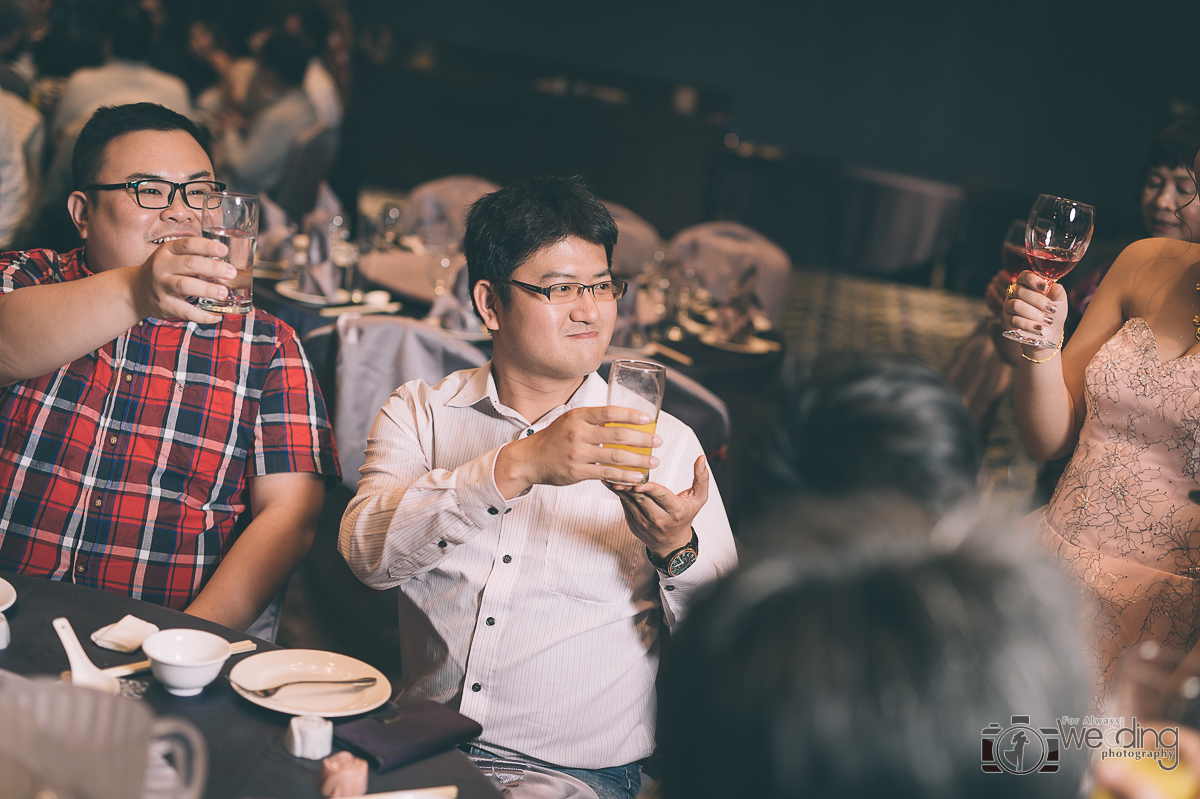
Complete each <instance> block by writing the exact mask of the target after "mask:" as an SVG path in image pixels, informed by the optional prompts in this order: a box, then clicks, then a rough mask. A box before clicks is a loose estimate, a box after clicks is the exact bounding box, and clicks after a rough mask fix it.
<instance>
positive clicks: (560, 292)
mask: <svg viewBox="0 0 1200 799" xmlns="http://www.w3.org/2000/svg"><path fill="white" fill-rule="evenodd" d="M504 282H505V283H512V284H513V285H514V286H520V287H521V288H523V289H525V290H526V291H532V292H533V293H534V294H541V295H542V296H543V297H545V298H546V299H547V300H549V301H550V302H552V303H554V304H555V305H561V304H562V303H565V302H575V301H576V300H578V299H579V298H580V297H582V296H583V292H585V291H590V292H592V297H593V298H595V300H596V301H597V302H610V301H612V300H619V299H621V298H622V297H624V296H625V289H627V288H628V287H629V284H628V283H626V282H625V281H624V280H602V281H600V282H599V283H593V284H592V285H590V286H585V285H584V284H583V283H555V284H554V285H553V286H546V287H545V288H542V287H541V286H534V285H532V284H530V283H522V282H521V281H519V280H506V281H504Z"/></svg>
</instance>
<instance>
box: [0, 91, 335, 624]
mask: <svg viewBox="0 0 1200 799" xmlns="http://www.w3.org/2000/svg"><path fill="white" fill-rule="evenodd" d="M73 171H74V180H75V184H76V187H77V190H76V191H75V192H73V193H72V194H71V197H70V200H69V211H70V213H71V216H72V218H73V220H74V222H75V225H76V227H77V228H78V230H79V234H80V236H81V237H82V238H83V240H84V246H83V248H82V249H78V250H73V251H71V252H68V253H65V254H59V253H56V252H52V251H49V250H32V251H28V252H17V253H7V254H4V255H3V256H0V571H2V570H10V571H19V572H23V573H26V574H36V575H42V576H45V577H48V578H50V579H57V580H69V581H72V582H75V583H79V584H83V585H88V586H92V587H96V588H101V589H104V590H107V591H113V592H118V593H125V594H128V595H130V596H134V597H136V598H139V599H143V600H147V601H150V602H155V603H158V604H163V605H167V606H170V607H173V608H177V609H180V610H186V611H187V612H188V613H192V614H194V615H197V616H201V617H203V618H206V619H209V620H212V621H215V622H218V623H220V624H224V625H227V626H230V627H234V628H237V629H245V628H246V627H247V626H248V625H250V624H251V623H252V622H254V620H255V619H256V618H258V617H259V615H260V614H261V613H262V612H263V610H264V608H266V607H267V605H268V603H269V602H270V601H271V599H272V598H273V597H274V596H275V595H276V594H277V593H278V592H279V590H280V588H281V586H282V585H283V584H284V583H285V581H286V580H287V577H288V575H289V574H291V572H292V570H293V569H294V568H295V566H296V565H297V564H298V563H299V562H300V560H301V558H303V557H304V554H305V553H306V552H307V550H308V547H309V545H310V543H311V541H312V535H313V531H314V529H315V525H316V519H317V516H318V514H319V512H320V509H321V505H322V502H323V500H324V482H325V481H327V480H336V479H337V478H338V471H337V460H336V457H335V453H334V449H333V439H332V435H331V433H330V429H329V424H328V422H327V420H326V417H325V407H324V402H323V400H322V398H321V395H320V391H319V389H318V388H317V385H316V381H315V379H314V378H313V375H312V372H311V369H310V368H309V365H308V363H307V361H306V360H305V357H304V354H303V352H302V351H301V349H300V346H299V342H298V341H297V339H296V336H295V334H294V333H293V332H292V330H291V329H290V328H289V327H287V325H285V324H283V323H282V322H280V321H279V320H277V319H275V318H273V317H271V316H270V315H268V314H265V313H263V312H262V311H260V310H257V309H255V310H253V311H252V312H250V313H248V314H245V315H240V316H237V315H231V316H224V317H222V316H218V315H216V314H211V313H207V312H205V311H201V310H200V309H198V308H197V307H196V306H194V305H193V304H192V303H191V302H190V301H189V298H191V297H213V298H216V299H222V298H224V297H225V296H226V294H227V292H228V289H227V286H226V283H225V281H228V280H230V279H231V278H232V277H233V276H234V270H233V268H232V267H231V266H230V265H229V264H228V263H226V262H225V261H221V260H216V259H218V258H220V257H221V256H224V255H225V254H226V252H227V251H226V247H225V245H223V244H220V243H218V242H216V241H210V240H208V239H204V238H201V237H200V216H199V212H198V211H197V206H198V205H199V202H200V194H201V193H202V192H203V191H205V190H211V189H213V188H223V186H222V185H221V184H219V183H217V182H216V181H215V180H214V176H213V172H212V163H211V161H210V160H209V157H208V154H207V153H206V152H205V150H204V148H203V147H202V146H201V145H200V142H199V139H198V137H197V131H196V129H195V127H194V126H193V125H192V123H191V122H190V121H188V120H187V119H186V118H185V117H182V116H180V115H178V114H176V113H174V112H173V111H169V110H167V109H165V108H163V107H161V106H157V105H152V104H149V103H138V104H134V105H127V106H118V107H115V108H102V109H100V110H99V111H97V112H96V113H95V115H93V117H92V118H91V120H90V121H89V122H88V124H87V126H85V128H84V129H83V132H82V133H81V134H80V136H79V140H78V143H77V144H76V146H75V151H74V160H73Z"/></svg>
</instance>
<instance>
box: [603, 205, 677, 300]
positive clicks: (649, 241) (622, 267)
mask: <svg viewBox="0 0 1200 799" xmlns="http://www.w3.org/2000/svg"><path fill="white" fill-rule="evenodd" d="M603 202H604V207H605V208H607V209H608V212H609V213H610V214H612V218H613V221H614V222H616V223H617V246H616V247H614V248H613V258H612V260H613V263H612V269H613V274H614V275H616V276H617V277H619V278H621V279H622V280H630V279H632V278H635V277H637V276H638V275H640V274H641V273H642V272H643V271H644V270H645V268H646V264H647V263H649V262H650V260H651V259H652V258H654V253H655V252H656V251H657V250H661V249H662V247H663V243H662V237H661V236H659V235H658V231H657V230H655V229H654V226H653V225H651V224H650V223H649V222H647V221H646V220H645V219H642V218H641V217H640V216H638V215H637V214H635V213H634V212H633V211H630V210H629V209H628V208H626V207H625V206H623V205H618V204H617V203H613V202H609V201H608V200H604V201H603Z"/></svg>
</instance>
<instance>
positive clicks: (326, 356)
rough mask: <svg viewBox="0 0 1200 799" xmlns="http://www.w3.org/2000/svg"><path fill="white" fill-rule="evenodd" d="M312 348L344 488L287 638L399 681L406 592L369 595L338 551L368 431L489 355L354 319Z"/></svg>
mask: <svg viewBox="0 0 1200 799" xmlns="http://www.w3.org/2000/svg"><path fill="white" fill-rule="evenodd" d="M304 349H305V352H306V354H307V355H308V356H309V358H310V360H312V361H313V367H314V371H315V372H316V375H317V382H318V383H319V384H320V386H321V390H322V393H323V394H324V396H325V397H326V398H328V401H327V404H328V405H329V406H330V408H329V415H330V419H331V420H332V421H333V430H334V436H335V438H336V440H337V443H338V459H339V463H340V465H341V468H342V480H343V482H342V484H341V485H339V486H336V487H334V488H333V489H331V490H330V491H329V492H328V493H327V495H326V498H325V508H324V510H323V511H322V514H321V520H320V521H319V522H318V525H317V532H316V536H315V538H314V540H313V545H312V549H310V550H309V553H308V556H307V557H306V558H305V560H304V563H303V564H302V565H301V567H300V569H299V570H298V573H297V576H296V578H295V579H294V580H293V583H294V589H293V592H292V596H290V597H289V600H288V605H287V609H286V611H285V620H284V623H283V632H282V633H281V635H282V636H283V638H282V640H283V641H284V642H285V643H286V644H287V645H289V646H301V647H307V648H317V649H333V650H334V651H338V652H342V653H344V654H347V655H350V656H352V657H357V658H360V659H362V660H365V661H367V662H368V663H371V664H372V665H373V666H375V667H376V668H378V669H379V670H380V671H383V672H384V673H385V674H387V675H388V677H389V679H393V681H395V680H394V678H397V677H398V676H399V675H398V673H397V671H396V670H397V669H398V665H399V663H400V656H399V646H400V643H399V628H398V625H399V616H398V611H397V602H398V601H399V595H398V589H395V588H393V589H388V590H385V591H377V590H375V589H373V588H368V587H367V586H365V585H363V584H362V583H361V582H360V581H359V580H358V578H357V577H355V576H354V573H353V572H351V571H350V567H349V566H347V565H346V562H345V560H343V559H342V556H341V554H340V553H339V552H338V551H337V539H338V529H339V526H340V523H341V519H342V514H343V513H344V511H345V509H346V505H347V504H348V503H349V502H350V500H351V499H352V498H353V496H354V492H355V489H356V488H357V485H358V470H359V467H361V466H362V465H363V463H364V462H365V461H366V455H365V451H364V448H365V446H366V441H367V434H368V433H369V432H370V430H371V425H372V424H373V423H374V421H375V417H376V416H377V415H378V414H379V410H380V408H382V407H383V405H384V403H385V402H386V401H387V399H388V397H389V396H390V395H391V394H392V392H393V391H395V390H396V388H397V387H398V386H400V385H402V384H404V383H406V382H408V381H409V380H414V379H417V378H420V379H422V380H424V381H425V382H427V383H429V384H430V385H433V384H435V383H437V382H439V381H440V380H441V379H442V378H443V377H445V376H446V375H448V374H450V373H451V372H454V371H457V370H459V369H467V368H471V367H475V366H482V365H483V364H484V363H485V362H486V361H487V356H486V355H484V354H483V352H481V351H480V350H478V349H476V348H475V347H472V346H471V345H470V344H467V343H466V342H463V341H459V340H458V339H456V338H454V337H453V336H452V335H450V334H448V333H446V332H444V331H442V330H439V329H438V328H436V327H433V326H432V325H429V324H426V323H424V322H420V321H418V320H415V319H408V318H404V317H397V316H359V315H355V314H345V315H343V316H341V317H339V318H338V321H337V324H336V325H326V326H325V327H320V328H317V329H316V330H313V331H312V332H311V333H309V334H308V335H307V336H305V338H304ZM395 684H397V685H399V683H395Z"/></svg>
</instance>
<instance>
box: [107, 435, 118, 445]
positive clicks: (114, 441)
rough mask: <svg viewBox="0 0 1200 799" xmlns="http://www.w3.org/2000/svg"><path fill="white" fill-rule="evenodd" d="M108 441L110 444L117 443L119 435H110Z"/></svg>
mask: <svg viewBox="0 0 1200 799" xmlns="http://www.w3.org/2000/svg"><path fill="white" fill-rule="evenodd" d="M108 443H110V444H115V443H117V437H116V436H109V437H108Z"/></svg>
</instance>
